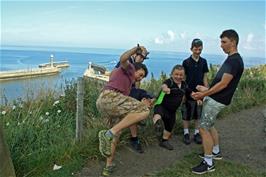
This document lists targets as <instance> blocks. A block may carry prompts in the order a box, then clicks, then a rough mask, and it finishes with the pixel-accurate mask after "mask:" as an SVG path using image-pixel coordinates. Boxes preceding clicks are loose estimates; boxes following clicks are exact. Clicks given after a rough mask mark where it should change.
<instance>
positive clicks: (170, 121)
mask: <svg viewBox="0 0 266 177" xmlns="http://www.w3.org/2000/svg"><path fill="white" fill-rule="evenodd" d="M155 114H159V115H160V116H161V117H162V120H163V123H164V128H165V130H166V131H168V132H172V130H173V128H174V125H175V121H176V112H171V111H168V110H167V109H166V108H164V107H163V106H162V105H156V106H155V107H154V115H155Z"/></svg>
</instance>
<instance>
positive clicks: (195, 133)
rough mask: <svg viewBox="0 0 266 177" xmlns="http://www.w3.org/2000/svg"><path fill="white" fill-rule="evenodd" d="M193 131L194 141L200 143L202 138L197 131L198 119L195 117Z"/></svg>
mask: <svg viewBox="0 0 266 177" xmlns="http://www.w3.org/2000/svg"><path fill="white" fill-rule="evenodd" d="M194 122H195V131H194V142H195V143H197V144H201V143H202V138H201V136H200V133H199V119H195V121H194Z"/></svg>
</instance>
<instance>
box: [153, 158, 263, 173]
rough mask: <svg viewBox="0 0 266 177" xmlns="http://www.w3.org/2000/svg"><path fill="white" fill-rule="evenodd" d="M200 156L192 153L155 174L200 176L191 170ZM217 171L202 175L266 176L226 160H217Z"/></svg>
mask: <svg viewBox="0 0 266 177" xmlns="http://www.w3.org/2000/svg"><path fill="white" fill-rule="evenodd" d="M199 162H200V158H199V157H198V156H197V154H196V153H191V154H189V155H187V156H185V157H184V159H182V160H181V161H179V162H177V163H176V164H174V165H172V166H171V167H169V168H167V169H165V170H163V171H161V172H158V173H156V174H154V175H153V176H157V177H159V176H161V177H175V176H178V177H193V176H195V177H196V176H199V175H196V174H193V173H192V172H191V168H192V167H194V166H196V165H198V164H199ZM215 166H216V167H215V172H212V173H206V174H204V175H200V176H202V177H205V176H206V177H264V176H265V175H266V174H265V173H263V174H262V173H259V172H254V171H253V170H252V169H250V168H249V167H247V166H243V165H241V164H237V163H233V162H229V161H226V160H222V161H215Z"/></svg>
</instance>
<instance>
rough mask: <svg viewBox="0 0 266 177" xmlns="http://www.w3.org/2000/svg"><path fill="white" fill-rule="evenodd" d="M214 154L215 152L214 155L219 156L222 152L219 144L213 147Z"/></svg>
mask: <svg viewBox="0 0 266 177" xmlns="http://www.w3.org/2000/svg"><path fill="white" fill-rule="evenodd" d="M212 152H213V153H214V154H218V153H219V152H220V148H219V144H217V145H215V146H213V148H212Z"/></svg>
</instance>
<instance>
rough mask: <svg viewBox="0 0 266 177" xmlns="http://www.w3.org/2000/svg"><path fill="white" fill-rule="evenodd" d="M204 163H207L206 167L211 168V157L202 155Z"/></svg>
mask: <svg viewBox="0 0 266 177" xmlns="http://www.w3.org/2000/svg"><path fill="white" fill-rule="evenodd" d="M204 161H205V162H207V164H208V165H210V166H212V155H204Z"/></svg>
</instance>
